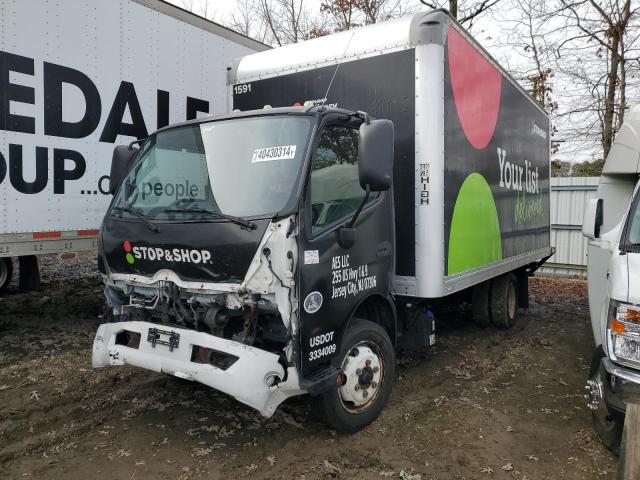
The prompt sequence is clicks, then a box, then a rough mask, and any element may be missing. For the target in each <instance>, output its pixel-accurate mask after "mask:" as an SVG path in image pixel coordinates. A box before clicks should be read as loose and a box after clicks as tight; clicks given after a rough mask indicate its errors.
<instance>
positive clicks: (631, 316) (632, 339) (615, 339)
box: [607, 300, 640, 368]
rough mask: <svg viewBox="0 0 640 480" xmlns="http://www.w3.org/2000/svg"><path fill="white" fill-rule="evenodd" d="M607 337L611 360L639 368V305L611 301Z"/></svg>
mask: <svg viewBox="0 0 640 480" xmlns="http://www.w3.org/2000/svg"><path fill="white" fill-rule="evenodd" d="M607 337H608V339H609V355H610V356H611V360H613V361H615V362H618V363H622V364H626V365H629V366H631V367H635V368H640V305H631V304H628V303H623V302H618V301H616V300H611V301H610V302H609V315H608V320H607Z"/></svg>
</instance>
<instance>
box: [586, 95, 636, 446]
mask: <svg viewBox="0 0 640 480" xmlns="http://www.w3.org/2000/svg"><path fill="white" fill-rule="evenodd" d="M639 179H640V106H636V107H633V108H632V109H631V110H630V111H629V112H628V113H627V116H626V119H625V122H624V124H623V125H622V127H621V129H620V131H619V132H618V134H617V136H616V139H615V142H614V144H613V146H612V148H611V151H610V153H609V155H608V157H607V159H606V161H605V165H604V168H603V171H602V176H601V179H600V184H599V186H598V192H597V198H594V199H592V200H590V201H589V203H588V204H587V206H586V209H585V216H584V224H583V234H584V235H585V236H586V237H587V238H588V239H589V247H588V289H589V310H590V314H591V325H592V327H593V335H594V339H595V344H596V349H595V352H594V355H593V359H592V363H591V370H590V373H589V379H588V381H587V385H586V387H585V389H586V391H587V395H586V398H587V400H588V406H589V408H590V409H591V410H592V411H593V421H594V428H595V430H596V431H597V433H598V434H599V436H600V438H601V439H602V441H603V442H604V443H605V444H606V445H607V446H608V447H609V448H610V449H611V450H613V451H614V452H618V451H619V449H620V441H621V436H622V429H623V425H624V412H625V409H626V405H627V404H628V403H638V402H640V182H639Z"/></svg>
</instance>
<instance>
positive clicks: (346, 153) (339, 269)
mask: <svg viewBox="0 0 640 480" xmlns="http://www.w3.org/2000/svg"><path fill="white" fill-rule="evenodd" d="M392 195H393V194H392V192H391V191H387V192H382V193H378V192H376V193H371V194H370V196H369V198H368V201H367V203H366V204H365V206H364V208H363V209H362V212H361V213H360V215H359V217H358V219H357V221H356V223H355V228H356V240H355V243H354V245H353V246H352V247H351V248H349V249H345V248H343V247H341V246H340V243H339V240H338V239H339V230H340V229H341V228H342V227H345V226H346V225H348V224H349V222H350V221H351V219H352V218H353V215H354V213H355V212H356V210H357V208H358V206H359V205H360V204H361V203H362V201H363V199H364V198H365V191H364V190H363V189H362V187H361V186H360V183H359V178H358V128H357V126H354V125H349V124H342V123H328V124H325V126H324V127H323V128H322V130H321V132H320V134H319V136H318V140H317V143H316V146H315V149H314V153H313V156H312V160H311V166H310V169H309V175H308V178H307V184H306V191H305V197H304V199H305V200H304V202H303V204H304V206H303V207H302V212H301V217H302V219H303V220H302V228H301V232H300V238H301V241H300V245H301V248H300V262H299V265H300V276H299V278H300V302H301V309H300V318H301V322H300V332H301V335H300V342H301V349H300V351H301V356H302V358H301V369H302V373H303V375H306V374H309V373H310V372H312V371H315V370H317V369H318V368H320V367H322V366H326V365H327V364H328V363H329V362H330V361H331V359H332V358H333V357H335V355H336V353H337V352H338V350H339V347H340V340H341V338H342V334H343V332H344V329H345V327H346V326H347V323H348V321H349V319H350V318H351V315H352V314H353V313H354V311H355V309H356V308H357V306H358V305H359V304H360V303H361V302H362V301H363V300H364V299H365V298H366V297H368V296H369V295H373V294H379V295H382V296H385V297H386V296H387V295H388V294H389V291H390V283H391V273H392V269H393V262H394V258H395V256H394V254H393V241H394V229H393V201H392V198H393V197H392ZM341 360H342V359H337V361H336V362H335V363H336V365H339V364H341Z"/></svg>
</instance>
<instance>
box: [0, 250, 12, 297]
mask: <svg viewBox="0 0 640 480" xmlns="http://www.w3.org/2000/svg"><path fill="white" fill-rule="evenodd" d="M11 275H13V262H12V261H11V259H10V258H0V292H2V291H3V290H4V289H6V288H7V285H9V282H10V281H11Z"/></svg>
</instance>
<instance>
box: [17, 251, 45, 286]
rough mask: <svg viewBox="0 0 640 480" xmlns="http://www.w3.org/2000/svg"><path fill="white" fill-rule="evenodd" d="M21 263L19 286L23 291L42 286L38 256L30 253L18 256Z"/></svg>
mask: <svg viewBox="0 0 640 480" xmlns="http://www.w3.org/2000/svg"><path fill="white" fill-rule="evenodd" d="M18 264H19V265H20V278H19V280H18V287H19V288H20V290H21V291H23V292H31V291H33V290H37V289H38V288H40V269H39V268H38V257H36V256H35V255H28V256H25V257H19V258H18Z"/></svg>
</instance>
